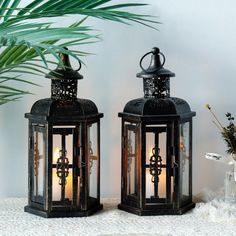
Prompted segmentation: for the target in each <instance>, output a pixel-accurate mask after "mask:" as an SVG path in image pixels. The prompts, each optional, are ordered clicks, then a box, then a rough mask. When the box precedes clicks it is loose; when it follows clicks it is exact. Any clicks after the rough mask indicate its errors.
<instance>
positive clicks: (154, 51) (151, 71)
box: [139, 49, 166, 73]
mask: <svg viewBox="0 0 236 236" xmlns="http://www.w3.org/2000/svg"><path fill="white" fill-rule="evenodd" d="M156 52H157V51H156V50H155V49H154V50H152V51H150V52H147V53H146V54H144V55H143V56H142V58H141V60H140V62H139V65H140V67H141V69H142V70H143V71H145V72H149V73H154V72H157V71H158V70H160V69H161V68H162V67H163V66H164V64H165V61H166V58H165V55H164V54H163V53H162V52H160V51H158V54H160V55H161V56H162V58H163V62H162V64H161V65H160V66H159V67H157V68H155V69H153V70H151V69H149V70H148V71H147V69H144V67H143V65H142V63H143V59H144V58H145V57H146V56H147V55H149V54H156Z"/></svg>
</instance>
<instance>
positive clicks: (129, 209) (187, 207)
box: [118, 202, 195, 216]
mask: <svg viewBox="0 0 236 236" xmlns="http://www.w3.org/2000/svg"><path fill="white" fill-rule="evenodd" d="M194 207H195V203H193V202H192V203H189V204H187V205H185V206H183V207H181V208H179V209H164V208H159V209H158V208H153V209H151V210H144V209H140V208H136V207H132V206H128V205H124V204H119V205H118V209H120V210H123V211H127V212H130V213H133V214H136V215H139V216H155V215H182V214H184V213H185V212H187V211H189V210H191V209H192V208H194Z"/></svg>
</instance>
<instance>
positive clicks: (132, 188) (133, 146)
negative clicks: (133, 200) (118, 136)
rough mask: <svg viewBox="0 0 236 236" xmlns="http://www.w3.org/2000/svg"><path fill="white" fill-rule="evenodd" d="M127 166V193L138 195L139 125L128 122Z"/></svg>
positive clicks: (126, 125)
mask: <svg viewBox="0 0 236 236" xmlns="http://www.w3.org/2000/svg"><path fill="white" fill-rule="evenodd" d="M125 127H126V146H127V150H126V152H127V153H126V162H127V163H126V166H127V173H126V178H127V189H126V191H127V195H131V196H134V195H135V196H137V195H138V187H137V185H138V183H137V175H138V156H137V155H138V142H137V139H138V132H137V125H136V124H131V123H128V122H126V124H125Z"/></svg>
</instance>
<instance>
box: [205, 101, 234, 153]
mask: <svg viewBox="0 0 236 236" xmlns="http://www.w3.org/2000/svg"><path fill="white" fill-rule="evenodd" d="M206 108H207V109H208V110H209V111H210V112H211V114H212V116H213V117H214V119H215V120H213V123H214V124H215V125H216V127H217V128H218V129H219V131H220V133H221V135H222V137H223V139H224V141H225V142H226V145H227V147H228V149H227V151H226V152H227V153H228V154H236V126H235V124H234V117H233V116H232V115H231V113H229V112H227V113H226V114H225V116H226V117H227V120H228V122H229V123H228V125H227V126H223V125H222V124H221V122H220V121H219V120H218V118H217V116H216V115H215V113H214V112H213V110H212V108H211V107H210V105H209V104H206Z"/></svg>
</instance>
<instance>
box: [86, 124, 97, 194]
mask: <svg viewBox="0 0 236 236" xmlns="http://www.w3.org/2000/svg"><path fill="white" fill-rule="evenodd" d="M98 168H99V154H98V125H97V123H94V124H90V125H89V126H88V179H89V181H88V184H89V186H88V187H89V196H90V197H92V198H97V197H98V188H97V186H98Z"/></svg>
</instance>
